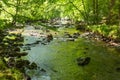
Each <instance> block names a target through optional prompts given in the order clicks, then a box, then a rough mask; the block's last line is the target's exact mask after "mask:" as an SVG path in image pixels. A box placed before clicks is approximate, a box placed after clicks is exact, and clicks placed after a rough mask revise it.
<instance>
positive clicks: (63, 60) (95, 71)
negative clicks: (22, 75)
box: [22, 26, 120, 80]
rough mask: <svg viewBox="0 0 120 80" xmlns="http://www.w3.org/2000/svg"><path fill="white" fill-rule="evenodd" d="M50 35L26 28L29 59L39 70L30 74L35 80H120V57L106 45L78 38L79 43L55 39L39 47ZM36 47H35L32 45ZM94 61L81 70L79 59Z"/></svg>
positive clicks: (25, 38)
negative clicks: (78, 63) (119, 70)
mask: <svg viewBox="0 0 120 80" xmlns="http://www.w3.org/2000/svg"><path fill="white" fill-rule="evenodd" d="M46 34H47V33H45V34H44V33H42V30H39V29H35V28H34V27H33V26H27V27H25V28H24V32H23V33H22V35H23V36H24V44H25V45H26V46H24V48H29V49H26V51H27V52H28V55H27V56H26V57H25V58H26V59H28V60H30V61H31V62H35V63H36V64H37V65H38V66H39V68H38V69H37V70H33V71H29V70H27V71H26V72H27V74H29V75H30V76H31V77H32V80H119V79H120V72H118V71H116V69H117V68H119V67H120V53H119V51H118V50H116V49H115V48H112V47H107V46H106V45H105V44H104V43H103V42H95V41H92V40H86V39H84V38H78V39H76V40H75V41H64V40H61V39H56V38H54V39H53V41H51V42H50V43H46V44H42V43H41V42H39V43H37V44H32V43H35V42H36V41H41V40H42V39H44V37H45V36H46ZM31 44H32V45H31ZM79 57H90V58H91V61H90V63H89V64H88V65H86V66H78V65H77V62H76V59H77V58H79Z"/></svg>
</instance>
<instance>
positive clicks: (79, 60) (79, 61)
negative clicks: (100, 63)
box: [77, 57, 91, 66]
mask: <svg viewBox="0 0 120 80" xmlns="http://www.w3.org/2000/svg"><path fill="white" fill-rule="evenodd" d="M90 60H91V58H90V57H79V58H77V64H78V65H79V66H85V65H87V64H89V62H90Z"/></svg>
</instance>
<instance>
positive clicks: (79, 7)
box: [0, 0, 120, 38]
mask: <svg viewBox="0 0 120 80" xmlns="http://www.w3.org/2000/svg"><path fill="white" fill-rule="evenodd" d="M62 18H67V19H69V20H71V23H73V24H77V25H79V24H81V23H82V27H84V26H86V25H87V27H89V29H92V30H93V31H96V32H99V33H102V34H103V35H107V36H109V37H112V38H117V37H118V36H119V35H118V34H119V32H120V31H119V26H120V0H104V1H103V0H90V1H88V0H9V1H8V0H1V1H0V24H1V25H0V28H1V29H2V28H4V27H9V26H10V25H16V24H17V23H22V24H25V23H28V22H34V21H42V22H51V23H55V20H57V19H62ZM68 24H69V23H68ZM83 25H84V26H83ZM91 26H92V27H91ZM79 27H80V25H79Z"/></svg>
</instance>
